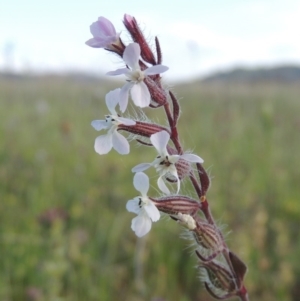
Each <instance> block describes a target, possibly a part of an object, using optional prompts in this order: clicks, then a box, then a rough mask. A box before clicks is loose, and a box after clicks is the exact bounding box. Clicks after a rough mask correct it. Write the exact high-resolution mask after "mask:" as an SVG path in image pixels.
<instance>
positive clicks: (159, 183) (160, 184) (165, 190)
mask: <svg viewBox="0 0 300 301" xmlns="http://www.w3.org/2000/svg"><path fill="white" fill-rule="evenodd" d="M157 186H158V188H159V189H160V190H161V191H162V192H163V193H165V194H170V190H169V189H168V187H167V186H166V184H165V182H164V180H163V179H162V177H159V178H158V180H157Z"/></svg>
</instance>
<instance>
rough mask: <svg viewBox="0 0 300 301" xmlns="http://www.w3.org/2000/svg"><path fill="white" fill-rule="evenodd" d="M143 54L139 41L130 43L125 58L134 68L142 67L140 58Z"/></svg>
mask: <svg viewBox="0 0 300 301" xmlns="http://www.w3.org/2000/svg"><path fill="white" fill-rule="evenodd" d="M140 54H141V48H140V45H139V44H137V43H131V44H129V45H128V46H127V47H126V48H125V50H124V53H123V60H124V62H125V63H126V65H128V66H129V67H130V68H132V69H140V67H139V58H140Z"/></svg>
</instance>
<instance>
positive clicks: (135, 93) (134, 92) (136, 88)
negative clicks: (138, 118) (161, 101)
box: [130, 82, 151, 108]
mask: <svg viewBox="0 0 300 301" xmlns="http://www.w3.org/2000/svg"><path fill="white" fill-rule="evenodd" d="M130 92H131V98H132V100H133V102H134V104H135V105H136V106H138V107H140V108H145V107H148V106H149V104H150V101H151V95H150V92H149V90H148V87H147V86H146V84H145V83H144V82H140V83H138V84H134V85H133V86H132V88H131V91H130Z"/></svg>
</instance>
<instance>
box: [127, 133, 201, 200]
mask: <svg viewBox="0 0 300 301" xmlns="http://www.w3.org/2000/svg"><path fill="white" fill-rule="evenodd" d="M169 139H170V134H169V133H168V132H166V131H161V132H158V133H155V134H153V135H151V137H150V140H151V143H152V144H153V146H154V147H155V148H156V150H157V152H158V156H157V157H156V158H155V160H154V161H153V162H152V163H141V164H139V165H137V166H135V167H134V168H133V169H132V171H133V172H140V171H144V170H146V169H148V168H149V167H151V166H153V167H154V168H155V169H156V171H157V172H158V173H159V178H158V180H157V185H158V187H159V189H160V190H161V191H162V192H164V193H166V194H170V190H169V189H168V187H167V186H166V184H165V182H164V181H163V178H164V176H170V175H171V176H173V177H174V178H175V179H176V181H177V193H178V192H179V189H180V180H179V177H178V173H177V169H176V166H175V163H177V162H178V160H179V159H183V160H186V161H188V162H199V163H203V162H204V161H203V159H202V158H200V157H199V156H196V155H193V154H183V155H169V153H168V151H167V144H168V141H169Z"/></svg>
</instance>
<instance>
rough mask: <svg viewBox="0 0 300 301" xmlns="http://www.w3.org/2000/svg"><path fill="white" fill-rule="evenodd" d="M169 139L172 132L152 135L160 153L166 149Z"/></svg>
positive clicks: (152, 140) (154, 144)
mask: <svg viewBox="0 0 300 301" xmlns="http://www.w3.org/2000/svg"><path fill="white" fill-rule="evenodd" d="M169 139H170V134H169V133H168V132H166V131H161V132H158V133H155V134H153V135H151V137H150V140H151V143H152V144H153V146H154V147H155V148H156V149H157V151H158V152H159V153H162V152H164V151H165V149H166V146H167V144H168V141H169Z"/></svg>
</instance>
